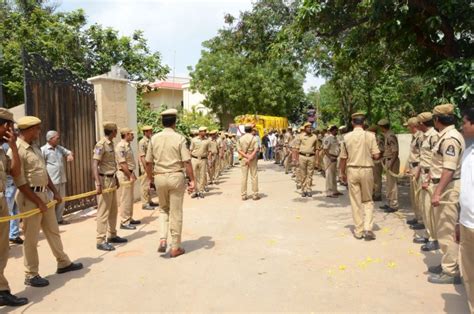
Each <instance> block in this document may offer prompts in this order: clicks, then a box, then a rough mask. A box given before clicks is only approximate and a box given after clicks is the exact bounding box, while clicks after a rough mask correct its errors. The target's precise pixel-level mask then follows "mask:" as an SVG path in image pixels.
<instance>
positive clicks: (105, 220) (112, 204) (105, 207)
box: [97, 176, 118, 244]
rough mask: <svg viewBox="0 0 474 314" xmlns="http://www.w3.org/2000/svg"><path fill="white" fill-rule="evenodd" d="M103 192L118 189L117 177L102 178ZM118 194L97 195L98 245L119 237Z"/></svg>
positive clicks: (114, 192)
mask: <svg viewBox="0 0 474 314" xmlns="http://www.w3.org/2000/svg"><path fill="white" fill-rule="evenodd" d="M100 180H101V184H102V190H105V189H108V188H114V187H116V186H117V185H116V181H115V180H116V179H115V177H112V178H109V177H105V176H104V177H103V176H100ZM117 214H118V208H117V192H116V191H113V192H110V193H102V194H101V195H97V244H101V243H104V242H105V240H106V236H107V238H113V237H115V236H116V235H117Z"/></svg>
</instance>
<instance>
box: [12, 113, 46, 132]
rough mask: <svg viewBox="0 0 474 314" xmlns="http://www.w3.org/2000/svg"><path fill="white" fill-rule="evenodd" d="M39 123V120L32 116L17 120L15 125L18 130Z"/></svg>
mask: <svg viewBox="0 0 474 314" xmlns="http://www.w3.org/2000/svg"><path fill="white" fill-rule="evenodd" d="M40 123H41V120H40V119H38V118H37V117H33V116H25V117H21V118H20V119H18V121H17V124H18V128H19V129H20V130H25V129H28V128H30V127H32V126H35V125H38V124H40Z"/></svg>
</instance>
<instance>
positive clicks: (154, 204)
mask: <svg viewBox="0 0 474 314" xmlns="http://www.w3.org/2000/svg"><path fill="white" fill-rule="evenodd" d="M148 205H150V206H152V207H158V206H160V204H158V203H155V202H150V203H149V204H148Z"/></svg>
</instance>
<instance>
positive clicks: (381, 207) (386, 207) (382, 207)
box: [379, 204, 390, 209]
mask: <svg viewBox="0 0 474 314" xmlns="http://www.w3.org/2000/svg"><path fill="white" fill-rule="evenodd" d="M379 208H380V209H389V208H390V206H388V205H387V204H385V205H382V206H380V207H379Z"/></svg>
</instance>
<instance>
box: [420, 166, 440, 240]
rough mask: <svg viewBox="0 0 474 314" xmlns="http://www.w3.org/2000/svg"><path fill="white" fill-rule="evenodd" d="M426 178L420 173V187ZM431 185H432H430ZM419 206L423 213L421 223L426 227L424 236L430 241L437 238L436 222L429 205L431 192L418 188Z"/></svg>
mask: <svg viewBox="0 0 474 314" xmlns="http://www.w3.org/2000/svg"><path fill="white" fill-rule="evenodd" d="M425 180H426V174H421V175H420V178H419V181H418V184H419V186H420V188H421V185H422V183H423V182H424V181H425ZM430 187H431V188H432V187H433V186H432V185H431V186H430ZM420 207H421V211H422V213H423V223H424V224H425V227H426V233H427V234H425V237H427V238H429V239H430V241H436V240H438V236H437V234H436V224H435V218H434V212H433V207H432V206H431V194H430V193H429V192H428V191H427V190H424V189H421V190H420Z"/></svg>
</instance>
